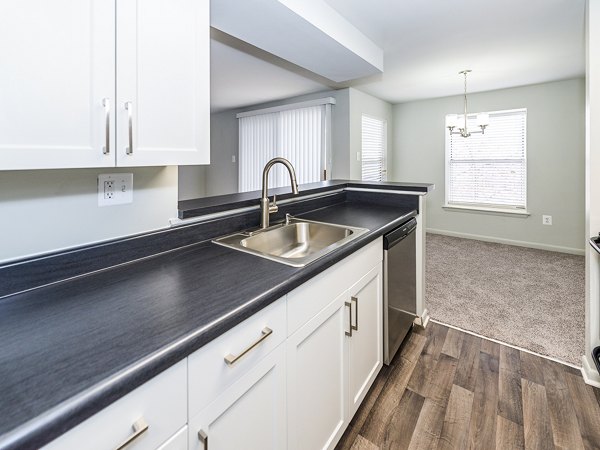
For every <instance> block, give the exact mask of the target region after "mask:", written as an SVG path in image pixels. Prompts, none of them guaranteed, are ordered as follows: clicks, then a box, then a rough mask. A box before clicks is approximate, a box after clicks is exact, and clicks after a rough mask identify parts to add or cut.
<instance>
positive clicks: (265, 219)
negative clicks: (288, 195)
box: [260, 158, 298, 228]
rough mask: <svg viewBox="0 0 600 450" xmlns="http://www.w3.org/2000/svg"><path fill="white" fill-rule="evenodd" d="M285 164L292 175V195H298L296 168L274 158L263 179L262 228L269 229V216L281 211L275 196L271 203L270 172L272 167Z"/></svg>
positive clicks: (287, 162)
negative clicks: (269, 189)
mask: <svg viewBox="0 0 600 450" xmlns="http://www.w3.org/2000/svg"><path fill="white" fill-rule="evenodd" d="M278 163H279V164H283V165H284V166H285V167H286V169H287V170H288V173H289V174H290V183H291V185H292V193H293V194H295V195H297V194H298V182H297V181H296V171H295V170H294V166H292V163H291V162H289V161H288V160H287V159H285V158H273V159H272V160H271V161H269V162H268V163H267V164H266V165H265V168H264V169H263V177H262V197H261V199H260V227H261V228H268V227H269V215H270V214H273V213H276V212H277V211H278V210H279V207H278V206H277V203H276V200H275V196H273V203H270V202H269V196H268V193H267V189H268V187H269V171H270V170H271V167H273V166H274V165H275V164H278Z"/></svg>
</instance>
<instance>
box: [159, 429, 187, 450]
mask: <svg viewBox="0 0 600 450" xmlns="http://www.w3.org/2000/svg"><path fill="white" fill-rule="evenodd" d="M187 448H188V427H187V426H185V427H183V428H182V429H181V430H179V431H178V432H177V433H175V434H174V435H173V436H171V437H170V438H169V439H168V440H167V441H166V442H164V443H163V444H162V445H161V446H160V447H158V448H157V449H156V450H187Z"/></svg>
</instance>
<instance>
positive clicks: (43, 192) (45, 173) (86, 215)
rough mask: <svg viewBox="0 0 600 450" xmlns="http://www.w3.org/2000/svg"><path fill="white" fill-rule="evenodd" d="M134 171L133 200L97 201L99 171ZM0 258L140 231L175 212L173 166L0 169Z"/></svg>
mask: <svg viewBox="0 0 600 450" xmlns="http://www.w3.org/2000/svg"><path fill="white" fill-rule="evenodd" d="M118 172H129V173H133V203H131V204H128V205H116V206H105V207H98V197H97V195H98V194H97V176H98V174H99V173H118ZM0 217H1V219H2V220H0V261H6V260H12V259H19V258H22V257H25V256H31V255H34V254H40V253H45V252H49V251H53V250H58V249H63V248H68V247H73V246H79V245H83V244H87V243H91V242H97V241H102V240H106V239H112V238H117V237H121V236H126V235H129V234H135V233H141V232H144V231H150V230H154V229H157V228H164V227H167V226H168V225H169V219H170V218H174V217H177V167H175V166H170V167H151V168H135V169H133V168H119V169H117V168H104V169H68V170H31V171H5V172H0Z"/></svg>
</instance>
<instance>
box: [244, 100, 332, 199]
mask: <svg viewBox="0 0 600 450" xmlns="http://www.w3.org/2000/svg"><path fill="white" fill-rule="evenodd" d="M333 103H335V99H333V98H331V97H330V98H326V99H319V100H314V101H308V102H303V103H297V104H294V105H286V106H283V107H280V108H279V107H278V108H267V109H263V110H259V111H250V112H245V113H241V114H238V116H237V117H238V119H239V132H240V134H239V191H240V192H246V191H255V190H259V189H261V187H262V172H263V168H264V167H265V164H266V163H267V162H268V161H269V160H270V159H272V158H275V157H283V158H286V159H288V160H289V161H290V162H291V163H292V165H293V166H294V168H295V169H296V176H297V179H298V183H299V184H304V183H312V182H316V181H320V180H323V179H325V175H326V173H325V169H326V167H327V163H328V161H327V157H328V151H327V148H328V147H329V145H328V139H329V135H330V132H329V131H328V130H329V124H330V114H331V104H333ZM289 184H290V180H289V175H288V173H287V170H286V169H285V168H284V167H283V166H282V165H280V164H276V165H275V166H274V167H273V168H272V169H271V172H270V174H269V187H270V188H273V187H282V186H289Z"/></svg>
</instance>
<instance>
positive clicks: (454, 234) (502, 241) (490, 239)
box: [427, 228, 585, 256]
mask: <svg viewBox="0 0 600 450" xmlns="http://www.w3.org/2000/svg"><path fill="white" fill-rule="evenodd" d="M427 233H431V234H441V235H443V236H452V237H457V238H463V239H473V240H476V241H484V242H494V243H496V244H506V245H514V246H517V247H528V248H535V249H538V250H548V251H551V252H559V253H568V254H570V255H578V256H583V255H585V250H584V249H580V248H571V247H561V246H559V245H550V244H541V243H539V242H526V241H516V240H512V239H504V238H497V237H493V236H482V235H479V234H470V233H459V232H456V231H447V230H438V229H436V228H427Z"/></svg>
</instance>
